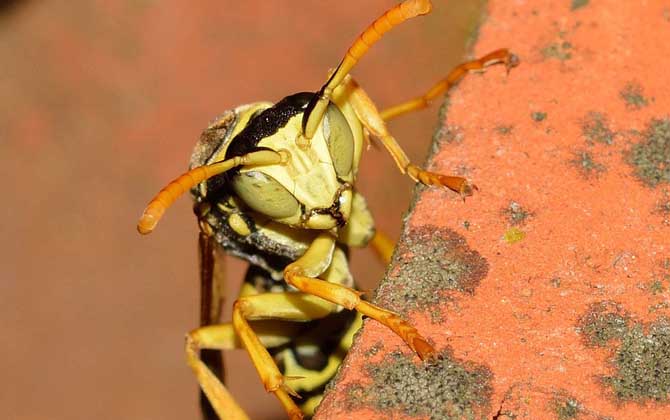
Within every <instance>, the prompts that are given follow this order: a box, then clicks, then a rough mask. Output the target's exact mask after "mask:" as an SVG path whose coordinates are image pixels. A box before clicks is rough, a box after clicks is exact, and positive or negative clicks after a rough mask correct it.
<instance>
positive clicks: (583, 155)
mask: <svg viewBox="0 0 670 420" xmlns="http://www.w3.org/2000/svg"><path fill="white" fill-rule="evenodd" d="M570 163H571V164H572V166H574V167H576V168H577V169H579V171H580V172H581V173H582V175H583V176H584V177H586V178H590V177H592V176H594V175H595V176H597V175H598V174H600V173H601V172H605V170H607V167H605V165H603V164H601V163H598V162H596V161H595V160H594V158H593V153H591V152H589V151H586V150H579V151H577V152H575V158H574V159H572V160H571V161H570Z"/></svg>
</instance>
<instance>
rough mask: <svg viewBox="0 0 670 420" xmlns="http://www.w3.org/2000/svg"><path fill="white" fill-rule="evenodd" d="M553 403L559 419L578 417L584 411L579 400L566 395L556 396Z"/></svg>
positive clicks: (570, 419)
mask: <svg viewBox="0 0 670 420" xmlns="http://www.w3.org/2000/svg"><path fill="white" fill-rule="evenodd" d="M551 405H552V408H553V411H554V412H555V413H556V417H557V418H558V420H572V419H576V418H578V417H577V416H579V413H580V412H581V411H582V408H581V404H580V403H579V401H577V400H576V399H574V398H571V397H568V396H564V395H557V396H556V397H554V399H553V400H552V402H551Z"/></svg>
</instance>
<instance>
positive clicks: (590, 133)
mask: <svg viewBox="0 0 670 420" xmlns="http://www.w3.org/2000/svg"><path fill="white" fill-rule="evenodd" d="M582 134H583V135H584V137H586V141H587V142H588V143H589V144H594V143H604V144H612V143H614V136H615V135H616V133H615V132H614V131H612V129H611V128H610V127H609V121H608V119H607V117H606V116H605V114H602V113H600V112H589V113H588V114H587V115H586V117H585V118H584V120H583V121H582Z"/></svg>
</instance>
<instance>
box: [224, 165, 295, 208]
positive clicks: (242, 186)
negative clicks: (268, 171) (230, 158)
mask: <svg viewBox="0 0 670 420" xmlns="http://www.w3.org/2000/svg"><path fill="white" fill-rule="evenodd" d="M231 183H232V186H233V190H235V193H237V195H238V197H240V198H241V199H242V200H244V202H245V203H247V205H248V206H249V207H251V208H252V209H253V210H255V211H257V212H259V213H262V214H265V215H266V216H269V217H271V218H273V219H282V218H285V217H289V216H293V215H294V214H296V212H298V210H299V208H300V205H299V204H298V200H296V199H295V197H294V196H293V194H291V193H290V192H289V191H288V190H287V189H286V188H284V187H283V186H282V185H281V184H280V183H279V182H277V180H275V179H274V178H272V177H270V176H268V175H265V174H264V173H262V172H257V171H249V172H243V173H239V174H237V175H235V176H234V177H233V179H232V181H231Z"/></svg>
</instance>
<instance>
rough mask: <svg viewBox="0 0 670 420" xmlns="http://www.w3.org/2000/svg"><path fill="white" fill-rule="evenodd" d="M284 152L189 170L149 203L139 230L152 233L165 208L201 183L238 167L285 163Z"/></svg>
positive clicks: (265, 152) (260, 153)
mask: <svg viewBox="0 0 670 420" xmlns="http://www.w3.org/2000/svg"><path fill="white" fill-rule="evenodd" d="M283 152H284V151H283V150H282V151H281V153H280V152H275V151H274V150H260V151H257V152H252V153H248V154H246V155H242V156H236V157H234V158H231V159H227V160H224V161H220V162H216V163H212V164H210V165H204V166H199V167H197V168H193V169H191V170H190V171H188V172H185V173H184V174H182V175H180V176H178V177H177V178H175V179H174V180H172V181H171V182H170V183H169V184H167V185H166V186H165V187H163V189H162V190H160V191H159V192H158V194H156V196H155V197H154V198H153V199H152V200H151V201H150V202H149V204H148V205H147V207H146V208H145V209H144V213H142V217H140V220H139V222H137V231H138V232H139V233H141V234H142V235H146V234H149V233H151V232H152V231H153V230H154V228H155V227H156V225H157V224H158V221H159V220H160V219H161V217H163V214H164V213H165V210H167V209H168V207H170V206H171V205H172V203H174V202H175V200H177V198H179V197H181V195H182V194H184V193H185V192H186V191H188V190H190V189H191V188H193V187H195V186H196V185H198V184H199V183H201V182H203V181H206V180H207V179H209V178H211V177H213V176H216V175H220V174H222V173H224V172H226V171H228V170H230V169H232V168H235V167H237V166H242V165H273V164H278V163H284V162H285V161H286V159H287V158H286V154H285V153H283Z"/></svg>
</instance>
